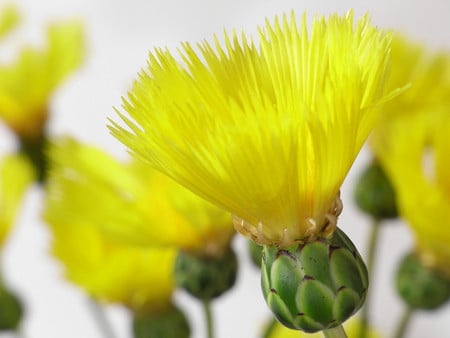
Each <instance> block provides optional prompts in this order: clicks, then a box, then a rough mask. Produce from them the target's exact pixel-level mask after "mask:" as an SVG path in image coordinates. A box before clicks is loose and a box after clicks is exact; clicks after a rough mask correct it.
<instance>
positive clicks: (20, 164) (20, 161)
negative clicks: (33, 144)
mask: <svg viewBox="0 0 450 338" xmlns="http://www.w3.org/2000/svg"><path fill="white" fill-rule="evenodd" d="M34 179H35V172H34V169H33V166H32V164H31V163H30V162H29V161H28V160H27V159H26V158H24V157H22V156H20V155H7V156H5V157H4V158H3V159H2V163H1V166H0V246H1V245H3V243H4V241H5V239H6V236H7V235H8V233H9V231H10V229H11V226H12V225H13V223H14V220H15V218H16V215H17V212H18V210H19V208H20V203H21V201H22V198H23V196H24V194H25V192H26V189H27V188H28V186H29V185H30V184H31V183H32V182H33V181H34Z"/></svg>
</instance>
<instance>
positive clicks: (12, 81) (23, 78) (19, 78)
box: [0, 22, 83, 139]
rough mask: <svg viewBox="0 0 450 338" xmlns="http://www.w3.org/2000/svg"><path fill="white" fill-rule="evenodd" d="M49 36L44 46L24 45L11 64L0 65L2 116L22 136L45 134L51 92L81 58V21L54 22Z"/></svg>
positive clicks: (0, 106)
mask: <svg viewBox="0 0 450 338" xmlns="http://www.w3.org/2000/svg"><path fill="white" fill-rule="evenodd" d="M47 35H48V37H47V39H48V45H47V47H46V48H45V49H43V50H37V49H33V48H25V49H23V50H22V52H21V53H20V55H19V57H18V58H17V60H15V61H14V62H13V63H12V64H10V65H0V119H2V120H3V121H4V122H5V123H6V124H7V125H8V126H9V127H10V128H11V129H12V130H13V131H14V132H15V133H16V134H17V135H18V136H19V137H20V138H23V139H35V138H36V137H38V136H39V135H40V134H41V133H42V128H43V127H44V124H45V122H46V120H47V108H48V101H49V99H50V96H51V94H52V93H53V91H54V90H55V89H56V87H57V86H58V85H60V84H61V82H62V81H63V80H64V79H65V78H66V77H67V76H68V75H69V74H70V73H71V72H72V71H73V70H74V69H75V68H76V67H77V66H78V65H79V64H80V62H81V59H82V54H83V50H82V49H83V48H82V45H83V37H82V29H81V26H80V24H79V23H78V22H69V23H64V24H54V25H51V26H49V28H48V31H47Z"/></svg>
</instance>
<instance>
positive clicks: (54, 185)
mask: <svg viewBox="0 0 450 338" xmlns="http://www.w3.org/2000/svg"><path fill="white" fill-rule="evenodd" d="M49 154H50V160H51V161H53V162H55V163H56V168H57V169H56V170H55V169H53V170H51V173H50V177H49V184H48V189H47V191H48V197H47V201H48V202H47V205H48V210H49V212H48V215H49V216H51V218H52V219H53V223H54V222H60V223H66V222H67V220H71V222H75V223H81V224H86V223H89V224H90V225H91V226H93V227H96V228H98V229H101V230H103V231H106V232H108V233H110V234H111V235H113V236H114V237H115V238H116V239H118V240H122V241H125V242H129V243H134V244H138V245H140V246H144V247H145V246H150V247H154V246H160V247H175V248H181V249H185V250H187V251H192V252H194V253H199V254H200V253H203V254H206V255H217V254H220V253H221V251H222V250H224V249H226V248H228V246H229V242H230V240H231V237H232V235H233V233H234V229H233V227H232V224H231V218H230V215H229V214H228V213H227V212H225V211H222V210H221V209H219V208H217V207H215V206H213V205H211V204H210V203H209V202H206V201H204V200H202V199H201V198H199V197H197V196H196V195H194V194H193V193H191V192H189V191H187V190H186V189H184V188H183V187H181V186H179V185H178V184H177V183H175V182H173V181H171V180H170V179H168V178H166V177H164V176H163V175H161V174H159V173H157V172H154V171H151V170H148V169H147V168H143V167H142V165H140V164H139V163H134V162H132V163H129V164H122V163H120V162H118V161H116V160H115V159H113V158H112V157H111V156H109V155H107V154H106V153H105V152H103V151H101V150H99V149H97V148H95V147H91V146H87V145H82V144H79V143H77V142H76V141H74V140H71V139H61V140H59V141H55V145H54V146H53V147H52V148H51V150H50V153H49ZM94 205H95V208H94V209H93V208H92V207H93V206H94Z"/></svg>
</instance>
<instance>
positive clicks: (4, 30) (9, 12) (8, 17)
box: [0, 5, 19, 39]
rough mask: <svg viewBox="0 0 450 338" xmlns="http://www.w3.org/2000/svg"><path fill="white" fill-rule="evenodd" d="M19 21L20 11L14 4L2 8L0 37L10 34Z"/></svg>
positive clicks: (0, 9) (0, 13)
mask: <svg viewBox="0 0 450 338" xmlns="http://www.w3.org/2000/svg"><path fill="white" fill-rule="evenodd" d="M18 23H19V13H18V11H17V9H16V8H15V7H14V6H12V5H9V6H6V7H3V8H0V39H1V38H3V37H4V36H5V35H6V34H8V33H9V32H10V31H11V30H12V29H13V28H14V27H15V26H16V25H17V24H18Z"/></svg>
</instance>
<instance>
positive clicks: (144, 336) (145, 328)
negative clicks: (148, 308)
mask: <svg viewBox="0 0 450 338" xmlns="http://www.w3.org/2000/svg"><path fill="white" fill-rule="evenodd" d="M190 334H191V333H190V328H189V323H188V321H187V319H186V317H185V316H184V314H183V312H181V311H180V310H179V309H178V308H176V307H175V306H173V305H172V306H171V307H170V308H169V309H167V310H166V311H164V312H161V313H150V314H145V313H141V314H135V315H134V317H133V337H134V338H189V336H190Z"/></svg>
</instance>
